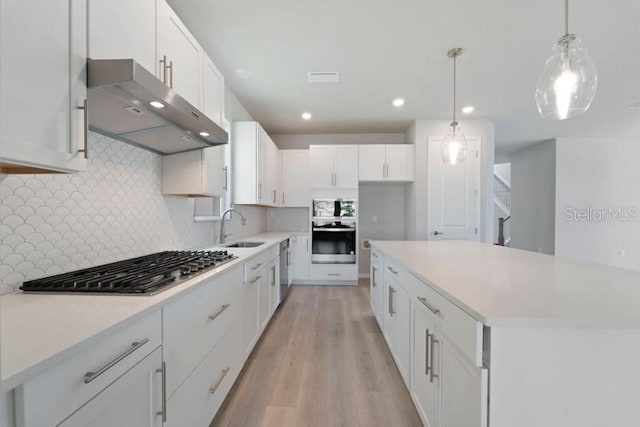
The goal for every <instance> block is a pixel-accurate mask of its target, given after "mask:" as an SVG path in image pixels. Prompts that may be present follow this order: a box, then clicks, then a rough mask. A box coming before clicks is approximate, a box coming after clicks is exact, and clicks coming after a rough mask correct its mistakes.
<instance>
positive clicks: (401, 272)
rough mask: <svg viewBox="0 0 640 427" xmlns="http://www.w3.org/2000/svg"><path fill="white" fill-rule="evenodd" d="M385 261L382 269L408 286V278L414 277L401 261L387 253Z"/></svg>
mask: <svg viewBox="0 0 640 427" xmlns="http://www.w3.org/2000/svg"><path fill="white" fill-rule="evenodd" d="M383 261H384V262H383V267H382V269H383V270H384V274H385V275H387V274H389V275H390V276H391V277H393V278H394V279H395V280H396V281H397V282H398V283H400V284H401V285H402V286H404V287H406V286H407V284H406V283H407V280H408V278H409V277H412V276H411V275H410V274H409V272H408V271H407V270H406V268H405V267H404V266H403V265H402V264H401V263H399V262H397V261H396V260H395V259H393V258H391V257H390V256H387V255H385V256H384V259H383Z"/></svg>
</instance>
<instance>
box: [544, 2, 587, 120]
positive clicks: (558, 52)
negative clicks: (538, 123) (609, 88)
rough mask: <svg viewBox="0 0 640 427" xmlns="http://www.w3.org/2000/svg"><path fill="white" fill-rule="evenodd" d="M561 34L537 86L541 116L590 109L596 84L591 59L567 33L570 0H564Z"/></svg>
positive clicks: (557, 117)
mask: <svg viewBox="0 0 640 427" xmlns="http://www.w3.org/2000/svg"><path fill="white" fill-rule="evenodd" d="M564 29H565V34H564V36H562V37H560V39H559V40H558V41H557V42H556V44H555V46H554V47H553V55H551V56H550V57H549V59H547V62H546V63H545V65H544V70H542V74H541V75H540V78H539V80H538V86H537V88H536V104H537V106H538V111H539V112H540V115H541V116H542V117H543V118H544V119H549V120H565V119H568V118H571V117H575V116H578V115H580V114H582V113H584V112H585V111H587V110H588V109H589V107H590V106H591V103H592V102H593V98H594V97H595V95H596V88H597V87H598V73H597V70H596V66H595V64H594V63H593V60H592V59H591V57H590V56H589V53H588V52H587V50H586V49H585V48H584V47H582V42H581V41H580V38H578V37H577V36H576V35H575V34H570V33H569V0H565V19H564Z"/></svg>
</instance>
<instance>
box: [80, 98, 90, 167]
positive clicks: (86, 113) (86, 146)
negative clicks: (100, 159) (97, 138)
mask: <svg viewBox="0 0 640 427" xmlns="http://www.w3.org/2000/svg"><path fill="white" fill-rule="evenodd" d="M78 110H82V112H83V120H84V124H83V126H84V128H83V130H82V132H83V135H84V148H81V149H79V150H78V153H84V158H85V159H88V158H89V100H88V99H85V100H84V101H83V102H82V106H80V107H78Z"/></svg>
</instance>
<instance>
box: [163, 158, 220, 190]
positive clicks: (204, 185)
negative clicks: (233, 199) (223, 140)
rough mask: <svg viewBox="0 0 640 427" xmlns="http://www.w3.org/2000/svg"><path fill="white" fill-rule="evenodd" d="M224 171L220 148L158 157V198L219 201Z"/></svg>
mask: <svg viewBox="0 0 640 427" xmlns="http://www.w3.org/2000/svg"><path fill="white" fill-rule="evenodd" d="M226 173H227V169H226V168H225V164H224V145H222V146H218V147H211V148H204V149H202V150H195V151H187V152H186V153H178V154H171V155H169V156H163V157H162V194H166V195H174V196H186V197H222V196H224V193H225V191H226V187H227V179H228V177H227V176H226Z"/></svg>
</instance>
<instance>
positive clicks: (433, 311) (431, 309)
mask: <svg viewBox="0 0 640 427" xmlns="http://www.w3.org/2000/svg"><path fill="white" fill-rule="evenodd" d="M418 301H420V302H421V303H422V304H423V305H424V306H425V307H427V308H428V309H429V311H430V312H432V313H433V314H434V315H435V316H437V315H439V314H440V310H439V309H437V308H435V307H434V306H432V305H431V304H429V302H428V301H427V299H426V298H423V297H418Z"/></svg>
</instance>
